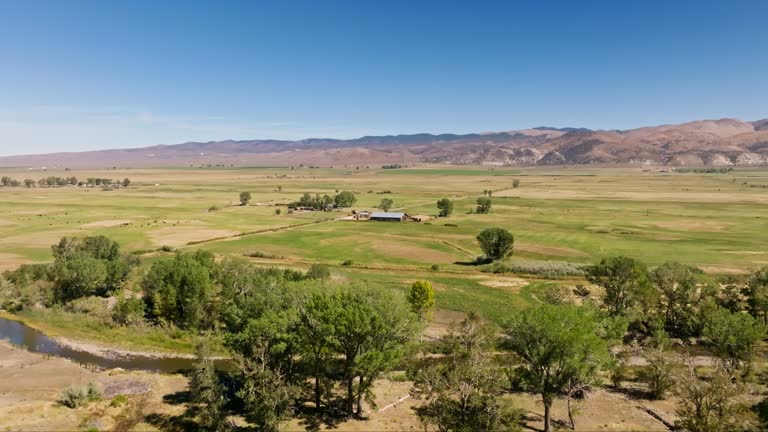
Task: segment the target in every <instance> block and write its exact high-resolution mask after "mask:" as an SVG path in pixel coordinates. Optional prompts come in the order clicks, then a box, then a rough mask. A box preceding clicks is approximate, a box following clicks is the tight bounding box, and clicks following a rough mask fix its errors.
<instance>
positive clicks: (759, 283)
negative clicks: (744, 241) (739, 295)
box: [744, 267, 768, 325]
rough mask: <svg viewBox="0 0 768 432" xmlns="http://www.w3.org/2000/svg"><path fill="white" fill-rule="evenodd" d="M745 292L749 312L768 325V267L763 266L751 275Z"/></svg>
mask: <svg viewBox="0 0 768 432" xmlns="http://www.w3.org/2000/svg"><path fill="white" fill-rule="evenodd" d="M744 294H745V296H746V297H747V307H748V309H749V313H750V314H752V316H753V317H755V318H759V319H762V321H763V324H765V325H768V267H763V268H762V269H760V270H757V271H756V272H754V273H753V274H752V275H751V276H750V278H749V281H748V282H747V286H746V287H745V289H744Z"/></svg>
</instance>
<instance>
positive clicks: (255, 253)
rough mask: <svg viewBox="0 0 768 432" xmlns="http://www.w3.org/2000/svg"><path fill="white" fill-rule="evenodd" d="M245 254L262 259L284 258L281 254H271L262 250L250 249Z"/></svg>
mask: <svg viewBox="0 0 768 432" xmlns="http://www.w3.org/2000/svg"><path fill="white" fill-rule="evenodd" d="M245 256H247V257H251V258H263V259H275V260H279V259H285V257H283V256H280V255H273V254H271V253H267V252H262V251H251V252H248V253H246V254H245Z"/></svg>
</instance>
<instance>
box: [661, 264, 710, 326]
mask: <svg viewBox="0 0 768 432" xmlns="http://www.w3.org/2000/svg"><path fill="white" fill-rule="evenodd" d="M702 275H703V272H702V271H701V270H699V269H697V268H695V267H690V266H686V265H683V264H680V263H677V262H667V263H664V264H662V265H661V266H659V267H657V268H656V269H654V270H653V271H651V272H650V273H649V275H648V276H649V280H650V281H651V282H652V283H653V285H654V286H655V287H656V289H657V291H658V294H659V295H658V306H659V309H660V311H661V314H662V316H663V320H664V328H665V330H666V331H667V332H668V333H669V334H670V335H671V336H672V337H678V338H685V337H691V336H693V335H694V333H695V328H696V324H697V323H696V305H697V303H698V300H699V290H698V285H699V283H700V279H701V276H702Z"/></svg>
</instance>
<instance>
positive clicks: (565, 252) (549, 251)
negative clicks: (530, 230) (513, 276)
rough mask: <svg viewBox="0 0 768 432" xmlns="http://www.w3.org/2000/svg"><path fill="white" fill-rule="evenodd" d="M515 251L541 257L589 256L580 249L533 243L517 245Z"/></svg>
mask: <svg viewBox="0 0 768 432" xmlns="http://www.w3.org/2000/svg"><path fill="white" fill-rule="evenodd" d="M515 249H516V250H519V251H524V252H530V253H535V254H540V255H552V256H566V257H586V256H589V254H587V253H585V252H582V251H580V250H578V249H572V248H569V247H564V246H544V245H538V244H532V243H515Z"/></svg>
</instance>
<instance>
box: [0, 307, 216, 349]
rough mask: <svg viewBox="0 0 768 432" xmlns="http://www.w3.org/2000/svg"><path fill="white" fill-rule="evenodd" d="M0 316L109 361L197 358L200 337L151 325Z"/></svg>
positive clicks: (68, 316) (48, 314)
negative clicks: (106, 324) (106, 323)
mask: <svg viewBox="0 0 768 432" xmlns="http://www.w3.org/2000/svg"><path fill="white" fill-rule="evenodd" d="M0 318H4V319H7V320H11V321H16V322H19V323H21V324H23V325H25V326H27V327H29V328H31V329H34V330H37V331H38V332H40V333H42V334H44V335H46V336H48V337H49V338H50V339H52V340H53V341H55V343H56V344H58V345H60V346H61V347H64V348H67V349H70V350H74V351H79V352H85V353H88V354H91V355H93V356H97V357H100V358H104V359H109V360H119V359H129V358H136V357H143V358H148V359H186V360H191V359H194V357H195V355H194V347H195V345H196V344H197V343H198V341H199V340H200V337H198V336H193V335H189V334H182V336H181V337H177V338H174V337H173V336H172V335H170V334H165V332H163V331H162V330H160V329H156V328H151V327H149V328H148V327H108V326H105V325H104V324H103V323H98V322H94V321H95V320H93V319H91V318H89V317H85V316H82V317H81V316H76V315H75V314H72V313H67V312H62V311H57V310H41V311H25V312H23V313H21V314H12V313H9V312H7V311H0ZM209 340H212V342H213V343H212V344H211V345H212V346H213V349H214V353H216V355H215V356H214V359H215V360H227V359H228V357H227V356H225V355H223V353H225V352H226V351H225V350H224V348H223V346H222V345H221V341H220V340H219V339H218V338H210V339H209Z"/></svg>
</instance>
